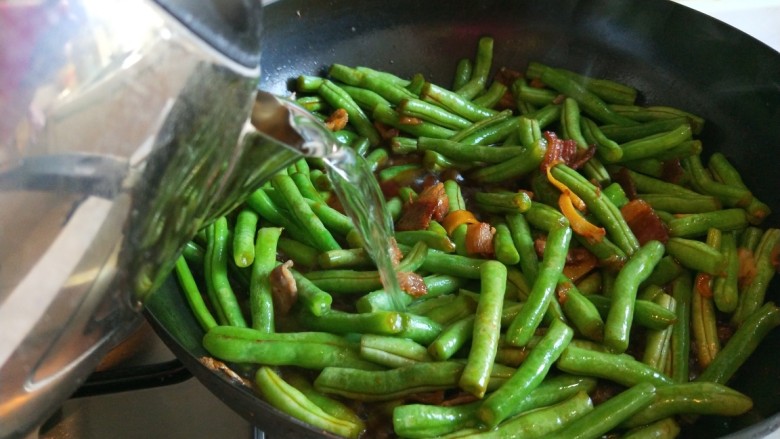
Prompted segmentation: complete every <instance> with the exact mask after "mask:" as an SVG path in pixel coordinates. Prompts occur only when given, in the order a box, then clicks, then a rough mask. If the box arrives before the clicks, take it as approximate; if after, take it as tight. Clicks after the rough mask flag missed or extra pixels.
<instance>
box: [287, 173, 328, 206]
mask: <svg viewBox="0 0 780 439" xmlns="http://www.w3.org/2000/svg"><path fill="white" fill-rule="evenodd" d="M288 175H289V176H290V178H292V180H293V182H294V183H295V185H296V186H297V187H298V190H299V191H300V192H301V195H303V197H304V198H306V199H307V200H308V201H321V200H322V197H321V196H320V193H319V191H318V190H317V188H316V187H314V184H313V183H312V182H311V178H310V177H309V174H308V173H306V174H304V173H302V172H298V171H295V172H292V173H289V172H288Z"/></svg>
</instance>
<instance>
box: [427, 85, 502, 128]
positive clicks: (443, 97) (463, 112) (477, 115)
mask: <svg viewBox="0 0 780 439" xmlns="http://www.w3.org/2000/svg"><path fill="white" fill-rule="evenodd" d="M420 99H422V100H424V101H427V102H431V103H434V104H436V105H439V106H441V107H443V108H446V109H447V110H449V111H451V112H452V113H455V114H457V115H458V116H461V117H464V118H466V119H468V120H470V121H472V122H478V121H480V120H482V119H486V118H488V117H491V116H493V115H495V114H496V113H497V112H496V111H495V110H491V109H489V108H484V107H481V106H479V105H476V104H474V103H472V102H471V101H470V100H469V99H467V98H464V97H463V96H460V95H458V94H457V93H454V92H451V91H449V90H447V89H445V88H442V87H439V86H438V85H435V84H432V83H430V82H426V83H425V85H424V86H423V88H422V90H421V91H420Z"/></svg>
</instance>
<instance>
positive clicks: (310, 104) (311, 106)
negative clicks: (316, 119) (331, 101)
mask: <svg viewBox="0 0 780 439" xmlns="http://www.w3.org/2000/svg"><path fill="white" fill-rule="evenodd" d="M317 79H322V78H317ZM305 81H306V80H305V79H304V80H303V82H304V85H305V86H306V87H312V86H313V85H314V84H306V83H305ZM316 88H317V87H315V90H314V91H316ZM301 91H303V90H301ZM295 103H297V104H298V105H300V106H301V107H303V108H305V109H306V110H307V111H309V112H311V113H315V112H318V111H325V110H327V109H328V103H327V102H325V100H324V99H322V97H320V96H303V97H300V98H298V99H296V100H295Z"/></svg>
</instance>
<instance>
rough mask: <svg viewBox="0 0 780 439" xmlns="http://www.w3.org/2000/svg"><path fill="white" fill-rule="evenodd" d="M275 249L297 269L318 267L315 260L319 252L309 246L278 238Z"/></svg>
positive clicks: (293, 240)
mask: <svg viewBox="0 0 780 439" xmlns="http://www.w3.org/2000/svg"><path fill="white" fill-rule="evenodd" d="M277 247H278V250H279V252H280V253H282V254H284V255H285V256H287V258H288V259H292V261H293V262H295V265H296V266H298V267H305V268H307V269H314V268H316V267H317V266H318V265H319V262H318V261H317V258H318V255H319V254H320V251H319V250H317V249H316V248H314V247H312V246H310V245H306V244H304V243H302V242H300V241H297V240H295V239H291V238H285V237H280V238H279V242H278V243H277ZM334 251H342V250H334Z"/></svg>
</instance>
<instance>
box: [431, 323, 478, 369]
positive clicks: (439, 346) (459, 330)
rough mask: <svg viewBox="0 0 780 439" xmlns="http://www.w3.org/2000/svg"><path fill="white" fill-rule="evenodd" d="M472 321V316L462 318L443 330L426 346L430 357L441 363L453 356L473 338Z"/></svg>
mask: <svg viewBox="0 0 780 439" xmlns="http://www.w3.org/2000/svg"><path fill="white" fill-rule="evenodd" d="M474 320H475V317H474V316H468V317H464V318H462V319H460V320H458V321H457V322H454V323H452V324H450V325H449V326H448V327H446V328H444V329H443V330H442V331H441V333H439V335H438V336H437V337H436V339H435V340H433V342H431V344H429V345H428V352H429V353H430V355H431V357H433V358H434V359H436V360H438V361H443V360H448V359H449V358H450V357H452V356H453V355H455V353H456V352H457V351H458V350H459V349H460V348H462V347H463V346H465V345H466V343H467V342H468V341H469V340H470V339H471V337H472V336H473V333H474Z"/></svg>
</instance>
